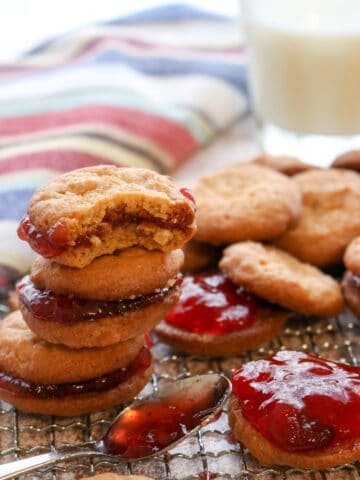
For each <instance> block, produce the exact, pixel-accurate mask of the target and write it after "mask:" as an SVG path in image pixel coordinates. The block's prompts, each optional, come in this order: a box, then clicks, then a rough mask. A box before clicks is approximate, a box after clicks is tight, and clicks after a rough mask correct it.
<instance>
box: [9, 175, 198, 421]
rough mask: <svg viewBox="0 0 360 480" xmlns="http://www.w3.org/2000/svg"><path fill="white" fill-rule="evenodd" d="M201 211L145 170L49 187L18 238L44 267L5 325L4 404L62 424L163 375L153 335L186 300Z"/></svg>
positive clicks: (23, 285)
mask: <svg viewBox="0 0 360 480" xmlns="http://www.w3.org/2000/svg"><path fill="white" fill-rule="evenodd" d="M194 210H195V205H194V202H193V199H192V197H191V195H190V193H189V192H188V191H187V190H184V191H183V192H179V191H178V190H177V189H176V188H175V186H174V185H173V184H172V183H171V181H170V180H169V179H168V178H167V177H164V176H162V175H159V174H157V173H155V172H151V171H148V170H145V169H136V168H117V167H113V166H98V167H90V168H84V169H80V170H76V171H73V172H70V173H67V174H64V175H62V176H60V177H58V178H56V179H54V180H53V181H52V182H50V183H49V184H48V185H46V186H44V187H42V188H40V189H39V190H38V191H37V192H36V193H35V194H34V196H33V197H32V199H31V201H30V204H29V208H28V215H27V216H26V217H24V219H23V220H22V222H21V224H20V227H19V231H18V233H19V236H20V237H21V238H22V239H24V240H26V241H28V242H29V244H30V245H31V246H32V248H33V249H34V250H36V251H37V252H38V253H39V254H40V255H41V256H40V257H38V258H37V259H36V260H35V262H34V264H33V265H32V268H31V272H30V275H29V276H27V277H25V278H24V279H22V280H21V281H20V282H19V284H18V285H17V293H18V297H19V304H20V310H17V311H15V312H13V313H11V314H10V315H9V316H7V317H6V318H5V319H4V321H3V322H2V324H1V326H0V346H1V348H0V370H1V372H3V373H2V380H1V385H0V398H1V399H2V400H5V401H7V402H9V403H11V404H13V405H15V406H16V407H18V408H20V409H21V410H23V411H26V412H32V413H42V414H56V415H78V414H82V413H86V412H91V411H95V410H99V409H104V408H107V407H109V406H113V405H116V404H119V403H123V402H127V401H129V400H131V399H133V398H134V396H136V395H137V394H138V393H139V392H140V391H141V390H142V388H143V387H144V385H145V384H146V383H147V381H148V380H149V377H150V376H151V373H152V358H151V353H150V351H149V349H148V348H147V345H146V342H144V334H146V332H148V331H149V330H151V329H152V328H153V327H154V326H155V325H156V324H157V323H158V322H159V321H160V319H161V318H162V317H163V316H164V315H165V314H166V312H167V311H168V310H169V309H170V308H171V306H172V305H173V304H174V303H175V302H176V301H177V299H178V298H179V294H180V286H179V281H178V273H179V270H180V267H181V264H182V261H183V253H182V251H181V249H180V248H181V247H182V246H183V244H184V243H185V242H186V241H187V240H188V239H189V238H190V237H191V236H192V235H193V233H194V231H195V222H194V216H195V215H194Z"/></svg>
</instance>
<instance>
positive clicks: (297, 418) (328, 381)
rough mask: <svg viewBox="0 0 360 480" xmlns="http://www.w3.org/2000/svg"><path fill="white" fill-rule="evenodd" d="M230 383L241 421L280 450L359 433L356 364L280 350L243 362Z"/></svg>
mask: <svg viewBox="0 0 360 480" xmlns="http://www.w3.org/2000/svg"><path fill="white" fill-rule="evenodd" d="M232 384H233V392H234V394H235V395H236V397H237V399H238V401H239V403H240V406H241V410H242V414H243V416H244V417H245V418H246V420H247V421H249V422H250V423H251V425H252V426H253V427H255V428H256V430H258V431H259V432H260V433H261V434H262V435H263V436H264V437H265V438H267V439H268V440H269V441H270V442H271V443H274V444H275V445H277V446H278V447H280V448H281V449H283V450H286V451H290V452H292V451H306V450H313V449H321V448H325V447H332V446H336V445H340V444H342V443H343V442H348V441H353V440H358V439H359V438H360V368H359V367H351V366H348V365H343V364H341V363H337V362H331V361H327V360H323V359H320V358H316V357H313V356H311V355H306V354H305V353H301V352H293V351H282V352H277V353H275V354H274V355H272V356H271V357H269V358H268V359H265V360H257V361H254V362H250V363H247V364H245V365H244V366H243V367H242V368H240V369H239V370H237V371H236V372H235V373H234V375H233V378H232Z"/></svg>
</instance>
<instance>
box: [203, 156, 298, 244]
mask: <svg viewBox="0 0 360 480" xmlns="http://www.w3.org/2000/svg"><path fill="white" fill-rule="evenodd" d="M194 191H195V196H196V205H197V212H196V222H197V226H198V230H197V234H196V236H195V239H196V240H197V241H199V242H206V243H211V244H214V245H225V244H229V243H233V242H238V241H242V240H269V239H272V238H275V237H277V236H279V235H281V234H282V233H283V232H284V231H285V230H286V229H287V228H289V227H290V226H293V225H295V224H296V223H297V221H298V220H299V218H300V215H301V210H302V207H301V192H300V189H299V187H298V185H297V184H296V183H295V182H294V181H293V180H292V179H291V178H288V177H287V176H285V175H283V174H282V173H279V172H276V171H275V170H272V169H271V168H268V167H264V166H261V165H250V164H246V165H237V166H234V167H232V168H229V169H227V170H224V171H222V172H219V173H216V174H213V175H211V176H207V177H202V178H201V179H200V180H199V182H198V183H197V184H196V186H195V187H194Z"/></svg>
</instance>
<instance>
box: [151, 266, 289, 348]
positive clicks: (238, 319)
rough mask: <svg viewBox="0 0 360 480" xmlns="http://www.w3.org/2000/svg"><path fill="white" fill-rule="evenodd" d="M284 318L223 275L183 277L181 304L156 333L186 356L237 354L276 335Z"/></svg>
mask: <svg viewBox="0 0 360 480" xmlns="http://www.w3.org/2000/svg"><path fill="white" fill-rule="evenodd" d="M286 317H287V314H286V313H285V312H284V311H282V310H280V309H277V308H276V307H273V306H270V305H269V304H267V303H266V302H264V301H262V300H260V299H259V298H256V297H254V296H253V295H250V294H249V293H248V292H247V291H246V290H244V288H242V287H239V286H237V285H235V284H234V283H233V282H231V281H230V280H229V279H228V278H226V277H225V276H224V275H223V274H222V273H221V272H213V273H209V274H198V275H195V276H188V277H185V278H184V280H183V283H182V292H181V297H180V300H179V301H178V303H177V304H176V305H175V306H174V307H173V308H172V310H171V311H170V312H169V313H168V315H167V316H166V318H165V320H164V321H163V322H161V323H160V324H159V325H158V326H157V327H156V328H155V332H156V333H157V335H158V336H159V337H160V338H161V339H162V340H163V341H164V342H166V343H169V344H170V345H171V346H173V347H174V348H176V349H177V350H180V351H184V352H186V353H190V354H194V355H205V356H209V357H217V356H228V355H237V354H239V353H242V352H244V351H246V350H251V349H253V348H256V347H257V346H259V345H260V344H261V343H263V342H267V341H269V340H270V339H272V338H273V337H274V336H276V335H277V334H278V333H279V331H280V330H281V328H282V326H283V324H284V322H285V320H286Z"/></svg>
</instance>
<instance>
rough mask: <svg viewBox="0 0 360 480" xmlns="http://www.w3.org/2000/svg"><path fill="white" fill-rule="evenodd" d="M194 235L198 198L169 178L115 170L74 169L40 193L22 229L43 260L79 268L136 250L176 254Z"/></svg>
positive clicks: (138, 170) (104, 167) (142, 171)
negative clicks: (106, 256)
mask: <svg viewBox="0 0 360 480" xmlns="http://www.w3.org/2000/svg"><path fill="white" fill-rule="evenodd" d="M194 232H195V204H194V202H193V199H191V198H189V196H188V195H187V194H186V195H185V193H184V195H183V194H182V193H181V192H180V191H178V190H177V189H176V188H175V186H174V185H173V184H172V183H171V181H170V179H169V178H168V177H166V176H164V175H160V174H158V173H156V172H154V171H151V170H146V169H142V168H118V167H116V166H109V165H98V166H95V167H87V168H82V169H79V170H74V171H72V172H68V173H65V174H63V175H61V176H59V177H56V178H55V179H53V180H52V181H51V182H50V183H48V184H47V185H45V186H43V187H41V188H39V189H38V190H37V191H36V192H35V194H34V195H33V197H32V199H31V200H30V203H29V208H28V218H25V219H24V220H23V221H22V223H21V224H20V227H19V230H18V233H19V236H20V238H22V239H24V240H27V241H28V242H29V243H30V245H31V246H32V248H34V249H35V250H36V251H38V253H40V254H41V255H42V256H46V257H47V258H54V261H56V262H57V263H61V264H63V265H68V266H72V267H78V268H83V267H85V266H86V265H88V264H89V263H91V261H92V260H93V259H94V258H96V257H98V256H101V255H105V254H111V253H113V252H114V251H116V250H118V249H124V248H128V247H132V246H141V247H144V248H146V249H149V250H154V249H155V250H162V251H170V250H174V249H176V248H179V247H181V246H182V245H183V244H184V243H185V242H186V241H187V240H189V239H190V238H191V237H192V236H193V234H194Z"/></svg>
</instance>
